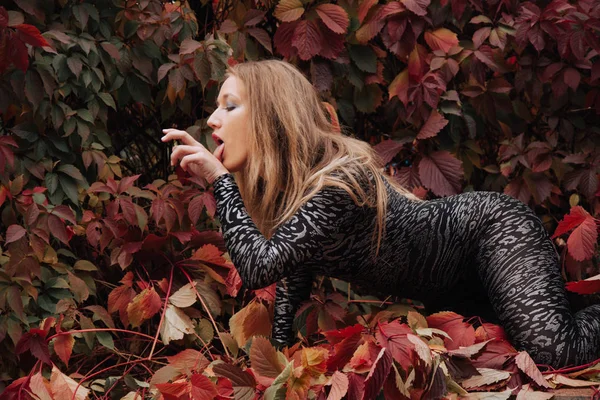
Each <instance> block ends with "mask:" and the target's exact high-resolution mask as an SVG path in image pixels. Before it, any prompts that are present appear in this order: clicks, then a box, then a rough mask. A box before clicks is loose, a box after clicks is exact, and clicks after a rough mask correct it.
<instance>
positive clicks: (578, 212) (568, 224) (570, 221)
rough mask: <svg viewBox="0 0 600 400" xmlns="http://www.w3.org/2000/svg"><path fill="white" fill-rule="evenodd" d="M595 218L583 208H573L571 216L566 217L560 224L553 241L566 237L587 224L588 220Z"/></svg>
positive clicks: (570, 212)
mask: <svg viewBox="0 0 600 400" xmlns="http://www.w3.org/2000/svg"><path fill="white" fill-rule="evenodd" d="M590 217H591V218H592V219H593V217H592V216H591V215H590V214H589V213H588V212H587V211H586V210H585V209H584V208H583V207H581V206H575V207H573V208H571V211H569V214H567V215H565V217H564V218H563V220H562V221H560V222H559V223H558V226H557V227H556V230H555V231H554V235H552V239H556V238H557V237H559V236H561V235H564V234H565V233H567V232H569V231H571V230H573V229H575V228H577V227H578V226H580V225H581V224H583V223H584V222H585V220H586V219H588V218H590Z"/></svg>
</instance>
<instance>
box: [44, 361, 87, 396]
mask: <svg viewBox="0 0 600 400" xmlns="http://www.w3.org/2000/svg"><path fill="white" fill-rule="evenodd" d="M50 388H51V390H52V394H53V395H54V398H55V399H72V400H85V399H87V397H88V394H89V392H90V389H87V388H85V387H84V386H82V385H79V384H78V383H77V382H75V381H74V380H73V379H71V378H69V377H68V376H67V375H65V374H63V373H62V372H60V370H59V369H58V368H56V366H53V367H52V375H51V377H50Z"/></svg>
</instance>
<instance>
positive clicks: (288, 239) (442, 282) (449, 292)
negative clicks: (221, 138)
mask: <svg viewBox="0 0 600 400" xmlns="http://www.w3.org/2000/svg"><path fill="white" fill-rule="evenodd" d="M386 185H387V191H388V196H389V202H388V211H387V214H386V219H385V236H384V238H383V240H382V243H381V247H380V250H379V255H378V257H377V258H374V257H373V247H372V244H373V243H372V233H373V229H374V226H375V225H374V224H375V220H376V210H375V209H373V208H367V207H362V206H357V205H356V204H355V203H354V202H353V200H352V199H351V197H350V196H349V195H348V193H346V192H345V191H343V190H342V189H338V188H332V187H327V188H324V189H322V190H321V191H320V192H318V193H317V194H316V195H315V196H314V197H313V198H312V199H310V200H309V201H308V202H307V203H306V204H304V205H303V206H302V207H301V208H300V209H299V210H298V211H297V212H296V213H295V214H294V216H293V217H292V218H291V219H290V220H288V221H287V222H285V223H284V224H283V225H282V226H280V227H279V228H278V229H277V231H276V232H275V234H274V235H273V237H272V238H271V239H270V240H267V239H265V237H264V236H263V235H262V234H261V233H260V231H259V230H258V229H257V228H256V225H255V224H254V223H253V222H252V220H251V218H250V217H249V215H248V213H247V212H246V209H245V207H244V204H243V201H242V198H241V196H240V193H239V189H238V187H237V185H236V183H235V181H234V178H233V176H232V175H231V174H225V175H222V176H220V177H219V178H217V180H215V182H214V189H215V190H214V193H215V198H216V200H217V211H218V216H219V219H220V221H221V224H222V229H223V235H224V238H225V243H226V246H227V249H228V251H229V254H230V256H231V259H232V261H233V263H234V265H235V266H236V268H237V270H238V272H239V273H240V276H241V278H242V281H243V283H244V284H245V285H246V286H247V287H248V288H250V289H258V288H263V287H265V286H267V285H270V284H272V283H274V282H277V290H276V295H277V296H276V301H275V316H274V326H273V337H274V339H275V340H277V341H280V342H287V341H288V340H289V339H290V335H291V328H292V322H293V319H294V316H295V313H296V310H297V309H298V306H299V305H300V303H301V302H302V301H304V300H306V299H308V296H309V293H310V289H311V286H312V281H313V276H314V275H317V274H318V275H325V276H329V277H335V278H339V279H342V280H345V281H348V282H352V283H355V284H358V285H359V286H360V287H362V288H364V289H367V290H372V291H377V292H379V293H387V294H392V295H398V296H401V297H404V298H413V299H418V300H421V301H423V302H424V303H425V304H426V305H432V306H433V307H436V306H437V307H438V308H439V307H441V306H443V307H446V308H450V307H451V306H453V305H455V306H456V307H452V308H453V309H454V310H455V311H458V312H462V313H466V314H468V313H469V307H470V308H471V311H472V310H474V309H475V306H473V305H475V304H480V303H482V302H485V303H487V304H490V303H491V306H492V307H493V312H494V313H495V317H497V318H498V320H499V322H500V323H501V325H502V326H503V327H504V329H505V330H506V332H507V334H508V335H509V338H510V339H511V342H512V343H513V344H514V345H515V346H516V347H517V348H519V349H523V350H527V351H528V352H529V353H530V354H531V355H532V357H533V358H534V360H535V361H536V362H538V363H542V364H549V365H553V366H561V365H566V364H581V363H584V362H589V361H591V360H593V359H595V358H598V357H600V305H596V306H591V307H588V308H587V309H585V310H582V311H580V312H578V313H576V314H573V313H572V312H571V310H570V307H569V303H568V300H567V297H566V293H565V289H564V282H563V280H562V278H561V276H560V272H559V264H558V257H557V253H556V251H555V249H554V246H553V244H552V242H551V241H550V239H549V238H548V234H547V232H546V230H545V228H544V227H543V225H542V224H541V222H540V220H539V219H538V218H537V216H536V215H535V214H534V213H533V212H532V211H531V210H530V209H529V208H528V207H527V206H526V205H525V204H523V203H521V202H520V201H518V200H516V199H513V198H512V197H509V196H507V195H503V194H500V193H494V192H470V193H463V194H459V195H456V196H451V197H447V198H443V199H437V200H431V201H413V200H410V199H408V198H406V197H405V196H403V195H402V194H400V193H398V192H396V191H395V190H394V189H393V188H392V187H391V186H389V184H388V183H387V182H386ZM465 304H468V305H467V309H465V310H462V309H460V307H461V305H465ZM477 311H479V310H477Z"/></svg>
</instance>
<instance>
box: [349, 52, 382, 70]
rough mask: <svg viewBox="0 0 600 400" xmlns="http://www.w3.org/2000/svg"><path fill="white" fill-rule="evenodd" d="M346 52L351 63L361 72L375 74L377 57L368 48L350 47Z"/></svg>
mask: <svg viewBox="0 0 600 400" xmlns="http://www.w3.org/2000/svg"><path fill="white" fill-rule="evenodd" d="M348 52H349V53H350V58H351V59H352V61H354V63H355V64H356V66H357V67H358V68H360V69H361V70H362V71H365V72H369V73H371V74H375V73H377V55H376V54H375V51H373V49H372V48H371V47H370V46H350V47H349V48H348Z"/></svg>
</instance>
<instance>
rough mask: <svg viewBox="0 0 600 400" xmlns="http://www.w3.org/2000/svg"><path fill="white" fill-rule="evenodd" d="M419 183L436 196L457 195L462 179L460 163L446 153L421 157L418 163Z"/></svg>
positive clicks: (438, 152) (440, 152) (439, 152)
mask: <svg viewBox="0 0 600 400" xmlns="http://www.w3.org/2000/svg"><path fill="white" fill-rule="evenodd" d="M419 177H420V178H421V182H423V184H424V185H425V186H426V187H427V188H429V189H431V191H432V192H433V193H435V194H436V195H438V196H450V195H453V194H457V193H459V192H460V189H461V180H462V177H463V169H462V162H460V161H459V160H457V159H456V158H455V157H454V156H453V155H452V154H450V153H449V152H447V151H437V152H435V153H432V154H431V155H429V156H423V158H422V159H421V161H420V162H419Z"/></svg>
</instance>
